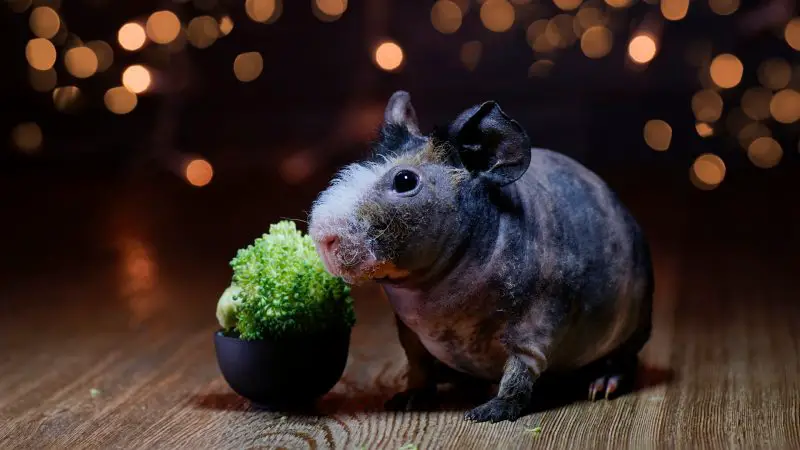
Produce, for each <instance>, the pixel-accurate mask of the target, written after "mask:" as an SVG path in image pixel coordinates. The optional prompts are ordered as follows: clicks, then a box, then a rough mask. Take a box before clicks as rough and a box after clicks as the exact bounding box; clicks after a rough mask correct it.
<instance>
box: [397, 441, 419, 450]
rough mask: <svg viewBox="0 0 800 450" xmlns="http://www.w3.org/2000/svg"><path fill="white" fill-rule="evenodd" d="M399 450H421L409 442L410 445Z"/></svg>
mask: <svg viewBox="0 0 800 450" xmlns="http://www.w3.org/2000/svg"><path fill="white" fill-rule="evenodd" d="M399 450H419V447H417V444H412V443H410V442H409V443H408V444H405V445H404V446H402V447H400V449H399Z"/></svg>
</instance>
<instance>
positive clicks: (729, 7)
mask: <svg viewBox="0 0 800 450" xmlns="http://www.w3.org/2000/svg"><path fill="white" fill-rule="evenodd" d="M708 6H709V7H710V8H711V10H712V11H714V12H715V13H716V14H719V15H720V16H729V15H731V14H733V13H735V12H736V10H737V9H739V0H708Z"/></svg>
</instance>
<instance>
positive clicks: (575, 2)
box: [553, 0, 583, 11]
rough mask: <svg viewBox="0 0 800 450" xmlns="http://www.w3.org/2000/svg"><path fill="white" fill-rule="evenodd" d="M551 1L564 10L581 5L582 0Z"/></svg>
mask: <svg viewBox="0 0 800 450" xmlns="http://www.w3.org/2000/svg"><path fill="white" fill-rule="evenodd" d="M553 3H555V5H556V6H557V7H559V8H560V9H562V10H564V11H572V10H573V9H577V8H578V7H579V6H581V3H583V0H553Z"/></svg>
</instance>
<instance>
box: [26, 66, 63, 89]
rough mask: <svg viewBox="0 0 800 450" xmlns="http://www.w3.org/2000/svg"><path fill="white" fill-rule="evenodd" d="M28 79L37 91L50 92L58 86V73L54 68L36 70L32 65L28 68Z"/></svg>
mask: <svg viewBox="0 0 800 450" xmlns="http://www.w3.org/2000/svg"><path fill="white" fill-rule="evenodd" d="M28 81H29V82H30V84H31V87H32V88H33V89H34V90H35V91H38V92H48V91H50V90H52V89H53V88H54V87H56V83H57V82H58V75H57V74H56V71H55V69H53V68H50V69H47V70H36V69H34V68H33V67H31V68H29V69H28Z"/></svg>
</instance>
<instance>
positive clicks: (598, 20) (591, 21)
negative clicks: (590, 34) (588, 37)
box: [575, 7, 605, 30]
mask: <svg viewBox="0 0 800 450" xmlns="http://www.w3.org/2000/svg"><path fill="white" fill-rule="evenodd" d="M575 21H576V22H577V23H578V25H579V26H580V27H581V28H582V29H584V30H588V29H589V28H591V27H594V26H599V25H605V18H604V17H603V12H602V11H600V10H599V9H597V8H592V7H583V8H581V9H580V10H578V12H577V14H575Z"/></svg>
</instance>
